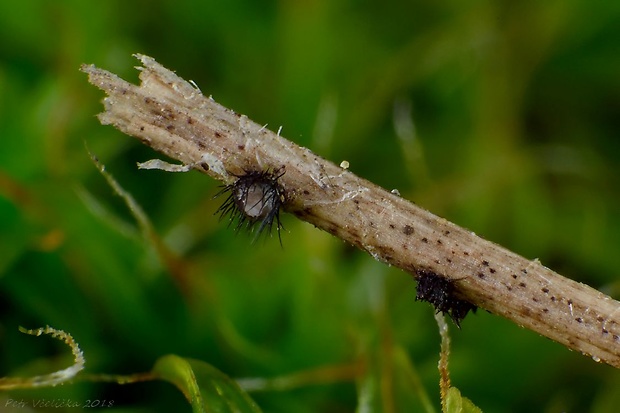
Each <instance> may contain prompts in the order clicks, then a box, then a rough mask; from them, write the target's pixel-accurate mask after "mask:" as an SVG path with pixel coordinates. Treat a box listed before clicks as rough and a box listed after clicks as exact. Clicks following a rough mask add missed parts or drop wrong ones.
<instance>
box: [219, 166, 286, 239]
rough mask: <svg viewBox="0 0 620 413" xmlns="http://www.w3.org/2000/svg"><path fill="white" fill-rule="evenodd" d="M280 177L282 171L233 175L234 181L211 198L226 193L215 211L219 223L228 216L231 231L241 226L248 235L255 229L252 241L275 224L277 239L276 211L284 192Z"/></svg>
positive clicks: (277, 213)
mask: <svg viewBox="0 0 620 413" xmlns="http://www.w3.org/2000/svg"><path fill="white" fill-rule="evenodd" d="M282 175H284V171H283V168H281V169H278V170H276V171H273V172H272V171H263V172H257V171H246V172H245V173H244V174H243V175H235V176H236V177H237V180H236V181H235V182H233V183H232V184H230V185H226V186H224V187H223V188H222V190H221V191H219V192H218V193H217V194H216V195H215V197H218V196H221V195H223V194H225V193H228V197H227V198H226V200H225V201H224V203H223V204H222V205H221V206H220V207H219V208H218V209H217V211H215V213H216V214H218V213H219V214H220V219H221V218H223V217H224V216H226V215H228V216H230V223H231V224H232V223H233V222H235V221H236V222H237V224H236V227H235V230H236V231H238V230H240V229H241V228H243V226H244V225H245V226H246V227H247V229H248V230H249V231H254V228H255V227H256V226H257V225H258V228H257V229H256V236H255V239H256V238H258V236H259V235H260V234H261V233H262V232H263V230H265V229H267V231H268V232H269V233H270V234H271V229H272V227H273V224H274V222H275V224H276V229H277V231H278V239H279V240H280V244H282V238H281V237H280V229H282V228H283V227H282V223H281V222H280V208H281V207H282V204H283V203H284V200H285V198H284V190H283V189H282V187H281V186H280V184H279V183H278V179H279V178H280V177H282Z"/></svg>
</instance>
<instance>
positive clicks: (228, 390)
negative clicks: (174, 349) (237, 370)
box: [153, 355, 261, 413]
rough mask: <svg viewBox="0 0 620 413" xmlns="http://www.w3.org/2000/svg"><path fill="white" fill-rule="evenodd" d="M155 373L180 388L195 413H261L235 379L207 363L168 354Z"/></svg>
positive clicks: (161, 360)
mask: <svg viewBox="0 0 620 413" xmlns="http://www.w3.org/2000/svg"><path fill="white" fill-rule="evenodd" d="M153 373H154V374H156V375H157V376H158V377H159V378H161V379H163V380H166V381H169V382H170V383H172V384H174V385H175V386H176V387H178V388H179V390H181V392H183V394H184V395H185V398H187V400H188V401H189V402H190V403H191V405H192V410H193V411H194V412H195V413H210V412H213V413H228V412H231V413H233V412H234V413H245V412H249V413H260V412H261V410H260V408H259V407H258V405H257V404H256V403H255V402H254V401H253V400H252V399H251V398H250V396H248V395H247V394H246V393H244V392H243V390H241V388H240V387H239V385H238V384H237V383H236V382H235V381H234V380H232V379H231V378H229V377H228V376H226V375H225V374H224V373H222V372H221V371H219V370H218V369H216V368H215V367H213V366H211V365H210V364H208V363H205V362H203V361H200V360H193V359H186V358H182V357H179V356H176V355H167V356H164V357H162V358H160V359H159V360H158V361H157V363H155V367H154V368H153Z"/></svg>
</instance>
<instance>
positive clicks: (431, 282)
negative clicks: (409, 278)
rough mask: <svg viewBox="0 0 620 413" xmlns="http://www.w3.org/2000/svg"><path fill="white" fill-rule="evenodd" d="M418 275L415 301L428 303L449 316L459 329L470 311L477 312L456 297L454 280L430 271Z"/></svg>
mask: <svg viewBox="0 0 620 413" xmlns="http://www.w3.org/2000/svg"><path fill="white" fill-rule="evenodd" d="M416 275H417V276H416V281H417V282H418V288H417V293H416V296H415V299H416V300H421V301H427V302H429V303H431V304H432V305H433V307H435V310H437V312H440V311H441V312H442V313H443V314H448V315H449V316H450V318H451V319H452V321H454V324H456V326H457V327H458V328H461V320H463V319H464V318H465V316H466V315H467V313H468V312H469V311H470V310H471V311H472V312H476V308H477V307H476V306H475V305H473V304H471V303H469V302H467V301H465V300H461V299H459V298H456V297H455V288H454V280H450V279H448V278H445V277H442V276H440V275H437V274H435V273H434V272H432V271H429V270H417V271H416Z"/></svg>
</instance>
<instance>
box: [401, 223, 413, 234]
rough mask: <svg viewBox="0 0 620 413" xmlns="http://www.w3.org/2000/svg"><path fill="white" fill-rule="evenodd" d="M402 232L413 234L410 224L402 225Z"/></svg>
mask: <svg viewBox="0 0 620 413" xmlns="http://www.w3.org/2000/svg"><path fill="white" fill-rule="evenodd" d="M403 234H405V235H411V234H413V227H412V226H411V225H405V226H404V227H403Z"/></svg>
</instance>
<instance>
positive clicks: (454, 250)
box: [82, 55, 620, 367]
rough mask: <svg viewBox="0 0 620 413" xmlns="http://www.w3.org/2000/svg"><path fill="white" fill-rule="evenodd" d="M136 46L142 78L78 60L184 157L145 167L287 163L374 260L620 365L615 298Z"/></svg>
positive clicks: (288, 179)
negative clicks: (216, 94) (284, 130)
mask: <svg viewBox="0 0 620 413" xmlns="http://www.w3.org/2000/svg"><path fill="white" fill-rule="evenodd" d="M136 57H137V58H138V59H139V60H140V61H141V62H142V64H143V67H141V68H139V69H140V70H141V74H140V79H141V85H139V86H136V85H132V84H130V83H128V82H126V81H124V80H122V79H120V78H119V77H117V76H116V75H114V74H112V73H109V72H107V71H105V70H101V69H98V68H96V67H95V66H93V65H84V66H83V67H82V70H83V71H84V72H86V73H88V76H89V81H90V82H91V83H92V84H93V85H95V86H97V87H99V88H100V89H102V90H103V91H105V92H106V94H107V95H108V96H107V97H106V98H105V100H104V105H105V112H104V113H102V114H100V115H99V119H100V121H101V123H103V124H110V125H113V126H114V127H116V128H118V129H119V130H121V131H122V132H124V133H126V134H128V135H131V136H134V137H136V138H138V139H140V140H141V141H142V142H144V143H145V144H147V145H149V146H151V147H152V148H154V149H155V150H157V151H159V152H162V153H164V154H166V155H167V156H169V157H171V158H173V159H176V160H178V161H180V162H181V163H182V164H183V166H176V167H171V166H166V165H165V163H159V162H153V163H150V164H148V165H144V164H143V167H162V168H164V169H165V168H168V169H170V170H175V169H176V170H186V169H189V168H193V169H197V170H199V171H201V172H204V173H206V174H208V175H211V176H212V177H214V178H216V179H219V180H222V181H223V182H225V183H230V182H232V181H234V179H235V177H234V175H235V174H237V175H238V174H241V173H243V172H244V171H265V170H278V169H280V168H284V170H285V173H284V175H283V176H282V177H281V178H280V179H279V182H280V183H281V185H282V187H283V189H284V191H285V194H286V202H285V204H284V209H285V210H286V211H287V212H289V213H292V214H294V215H296V216H297V217H299V218H300V219H302V220H304V221H307V222H309V223H311V224H313V225H315V226H316V227H318V228H321V229H323V230H325V231H327V232H329V233H331V234H333V235H335V236H337V237H339V238H341V239H343V240H345V241H347V242H349V243H351V244H353V245H355V246H357V247H359V248H360V249H362V250H364V251H366V252H368V253H369V254H370V255H372V256H373V257H374V258H375V259H377V260H379V261H382V262H384V263H388V264H391V265H394V266H396V267H399V268H401V269H403V270H405V271H407V272H409V273H411V274H414V275H416V273H419V272H420V271H428V272H432V273H435V274H437V275H440V276H442V277H446V278H447V279H450V280H453V281H454V283H455V287H456V289H457V292H458V297H459V298H460V299H463V300H466V301H469V302H470V303H472V304H474V305H476V306H478V307H481V308H483V309H485V310H488V311H490V312H491V313H493V314H497V315H500V316H502V317H505V318H507V319H509V320H512V321H513V322H515V323H516V324H518V325H519V326H522V327H525V328H528V329H530V330H533V331H535V332H537V333H539V334H541V335H543V336H546V337H548V338H550V339H552V340H555V341H557V342H559V343H561V344H563V345H565V346H566V347H568V348H570V349H573V350H576V351H579V352H581V353H583V354H585V355H588V356H591V357H592V358H593V359H594V360H595V361H601V362H605V363H608V364H610V365H612V366H614V367H620V326H619V322H620V302H618V301H616V300H613V299H612V298H610V297H608V296H606V295H604V294H602V293H600V292H599V291H597V290H595V289H593V288H591V287H589V286H587V285H585V284H581V283H578V282H575V281H572V280H570V279H567V278H565V277H562V276H561V275H559V274H557V273H555V272H553V271H552V270H550V269H548V268H546V267H544V266H543V265H541V264H540V262H539V261H537V260H533V261H532V260H528V259H526V258H523V257H521V256H519V255H517V254H515V253H513V252H511V251H509V250H507V249H505V248H503V247H501V246H499V245H497V244H494V243H492V242H489V241H486V240H484V239H482V238H480V237H478V236H476V235H475V234H474V233H472V232H471V231H467V230H465V229H463V228H461V227H459V226H457V225H455V224H453V223H451V222H448V221H447V220H445V219H443V218H440V217H437V216H435V215H433V214H431V213H430V212H428V211H426V210H424V209H422V208H420V207H418V206H416V205H415V204H413V203H412V202H410V201H407V200H405V199H403V198H401V197H399V196H397V195H395V194H393V193H391V192H389V191H386V190H384V189H383V188H380V187H378V186H377V185H374V184H373V183H371V182H369V181H366V180H364V179H361V178H359V177H357V176H355V175H354V174H353V173H351V172H349V171H348V170H346V169H343V168H341V167H339V166H337V165H335V164H333V163H331V162H329V161H326V160H324V159H322V158H320V157H319V156H317V155H315V154H313V153H312V152H311V151H309V150H308V149H306V148H302V147H299V146H297V145H295V144H294V143H292V142H290V141H288V140H286V139H284V138H282V137H281V136H279V135H278V134H276V133H274V132H272V131H270V130H268V129H266V128H264V127H262V126H261V125H258V124H256V123H255V122H252V121H251V120H249V119H248V118H247V117H246V116H243V115H240V114H237V113H235V112H234V111H232V110H230V109H227V108H225V107H223V106H221V105H220V104H218V103H217V102H215V101H214V100H213V99H212V98H210V97H206V96H204V95H203V94H202V93H201V92H200V90H198V89H197V88H196V87H195V86H193V85H192V84H190V83H188V82H186V81H185V80H183V79H181V78H180V77H178V76H177V75H176V74H174V73H173V72H171V71H170V70H168V69H166V68H164V67H163V66H161V65H160V64H158V63H157V62H156V61H155V60H154V59H152V58H150V57H148V56H143V55H136ZM481 339H483V338H481Z"/></svg>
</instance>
